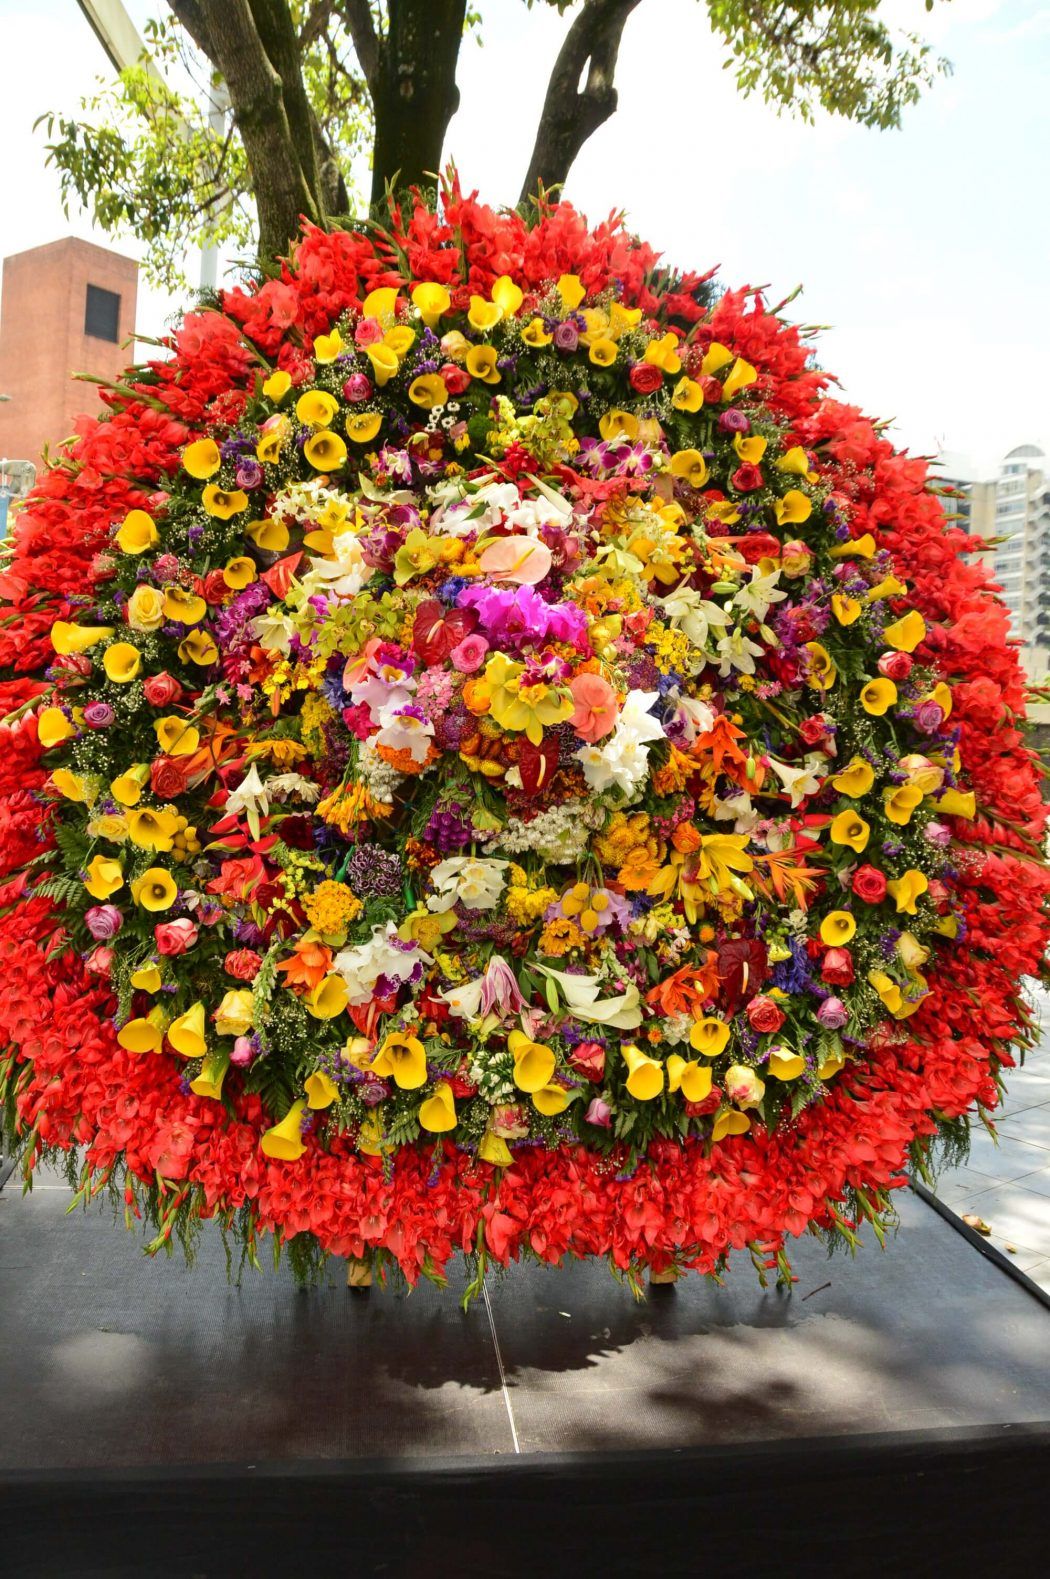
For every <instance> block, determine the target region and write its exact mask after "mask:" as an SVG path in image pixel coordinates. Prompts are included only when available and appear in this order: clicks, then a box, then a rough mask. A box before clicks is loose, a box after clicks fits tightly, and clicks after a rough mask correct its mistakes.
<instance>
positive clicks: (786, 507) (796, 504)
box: [773, 488, 813, 526]
mask: <svg viewBox="0 0 1050 1579" xmlns="http://www.w3.org/2000/svg"><path fill="white" fill-rule="evenodd" d="M773 513H774V515H775V516H776V518H777V525H778V526H801V524H802V522H803V521H808V520H809V518H810V516H811V515H812V514H813V501H812V500H811V499H810V498H809V496H808V494H804V493H803V492H802V490H801V488H789V489H788V491H787V493H786V494H784V496H783V498H782V499H778V500H777V501H776V503H775V504H774V506H773Z"/></svg>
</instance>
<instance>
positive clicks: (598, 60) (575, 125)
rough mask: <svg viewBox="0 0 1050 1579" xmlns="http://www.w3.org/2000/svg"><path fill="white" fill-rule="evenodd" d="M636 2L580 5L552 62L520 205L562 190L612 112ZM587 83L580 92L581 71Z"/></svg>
mask: <svg viewBox="0 0 1050 1579" xmlns="http://www.w3.org/2000/svg"><path fill="white" fill-rule="evenodd" d="M640 3H641V0H585V3H584V7H583V10H582V11H581V12H580V14H579V15H578V16H577V17H576V20H575V21H574V22H573V24H572V26H571V27H570V29H569V31H568V33H567V34H566V35H565V42H564V43H563V44H562V47H561V49H560V50H559V52H558V58H557V60H556V61H555V62H554V69H553V71H552V72H551V76H550V82H549V83H548V85H547V96H546V98H545V99H544V101H543V113H542V114H541V116H540V124H539V126H538V128H537V131H536V142H535V144H534V146H533V150H532V158H531V159H530V161H529V169H528V173H527V175H526V177H525V181H524V183H523V185H522V189H521V199H520V200H521V201H522V202H525V201H526V200H527V199H529V198H531V197H535V195H536V193H537V192H538V190H539V188H540V186H541V185H542V186H543V187H544V188H545V189H549V188H550V187H552V186H556V185H560V184H562V183H563V182H564V181H565V179H566V177H567V176H568V174H569V171H570V169H571V168H572V165H573V161H574V160H575V158H576V155H577V154H578V153H579V151H580V149H581V148H582V147H583V145H584V143H585V142H586V141H587V139H588V137H590V136H592V135H593V134H594V133H595V132H596V131H597V130H598V127H599V126H602V125H604V123H605V122H606V121H607V120H608V119H609V117H610V116H611V115H613V114H614V113H615V111H616V104H617V93H616V89H615V87H614V86H613V77H614V75H615V73H616V60H617V56H618V55H619V52H620V40H621V38H622V37H623V30H624V26H625V24H626V22H627V18H628V17H629V16H630V14H631V12H632V11H633V10H634V9H635V7H636V6H637V5H639V4H640ZM585 67H586V69H587V78H586V81H585V83H584V86H583V88H582V90H581V88H580V79H581V78H582V76H583V72H584V68H585Z"/></svg>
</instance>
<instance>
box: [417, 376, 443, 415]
mask: <svg viewBox="0 0 1050 1579" xmlns="http://www.w3.org/2000/svg"><path fill="white" fill-rule="evenodd" d="M408 398H409V400H410V401H411V402H412V404H413V405H414V406H420V407H421V408H422V409H423V410H424V411H433V410H434V408H435V407H436V406H443V405H444V404H445V402H446V401H447V400H448V390H447V389H446V388H445V380H444V379H443V378H442V377H441V374H440V373H421V374H420V376H419V377H418V378H414V379H413V380H412V382H411V384H409V386H408Z"/></svg>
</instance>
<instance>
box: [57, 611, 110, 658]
mask: <svg viewBox="0 0 1050 1579" xmlns="http://www.w3.org/2000/svg"><path fill="white" fill-rule="evenodd" d="M113 634H114V630H113V626H112V625H73V624H71V623H70V621H69V620H56V621H55V623H54V624H53V625H52V627H51V645H52V647H53V648H54V649H55V651H56V652H57V653H59V654H60V655H61V656H62V657H63V658H66V657H68V656H69V654H70V653H74V652H87V651H88V649H89V648H91V647H95V646H97V645H98V643H99V642H100V641H106V640H107V638H108V637H110V636H112V635H113Z"/></svg>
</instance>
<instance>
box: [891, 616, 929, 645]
mask: <svg viewBox="0 0 1050 1579" xmlns="http://www.w3.org/2000/svg"><path fill="white" fill-rule="evenodd" d="M882 639H883V641H884V642H885V643H886V645H887V647H894V648H896V650H897V651H898V652H914V651H915V649H916V647H917V646H918V645H919V643H920V642H921V641H925V639H926V621H925V620H924V619H923V617H922V615H921V614H920V613H919V611H918V609H912V610H911V611H910V612H909V613H907V614H905V615H904V616H903V617H902V618H901V619H899V620H894V622H893V624H892V625H887V626H886V629H885V630H884V631H883V633H882Z"/></svg>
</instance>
